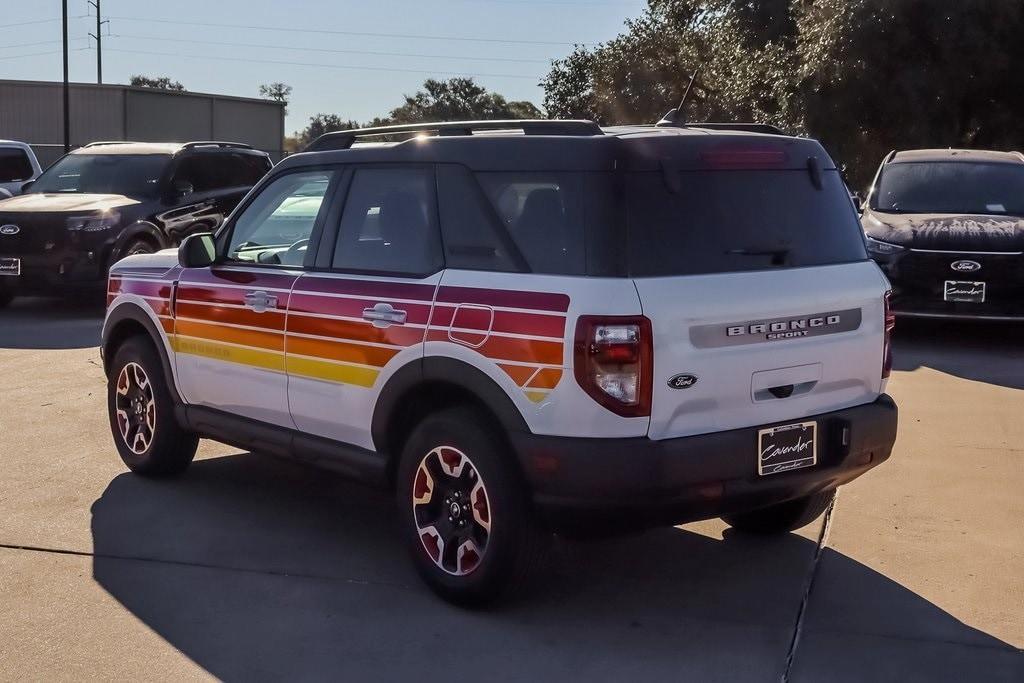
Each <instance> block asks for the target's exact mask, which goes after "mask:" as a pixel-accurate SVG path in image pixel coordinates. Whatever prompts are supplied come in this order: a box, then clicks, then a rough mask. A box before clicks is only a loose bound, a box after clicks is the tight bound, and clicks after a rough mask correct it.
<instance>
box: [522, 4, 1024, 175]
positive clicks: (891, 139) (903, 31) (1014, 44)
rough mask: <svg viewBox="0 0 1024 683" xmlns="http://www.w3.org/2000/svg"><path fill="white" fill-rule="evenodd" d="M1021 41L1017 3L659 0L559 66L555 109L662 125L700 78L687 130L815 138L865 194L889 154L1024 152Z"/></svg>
mask: <svg viewBox="0 0 1024 683" xmlns="http://www.w3.org/2000/svg"><path fill="white" fill-rule="evenodd" d="M1022 31H1024V3H1021V2H1011V1H1009V0H1006V1H1003V0H997V1H993V0H649V4H648V7H647V9H646V10H645V12H644V13H643V15H642V16H641V17H639V18H638V19H635V20H633V21H629V22H627V24H626V27H625V30H624V32H623V33H622V34H621V35H619V36H618V37H616V38H614V39H613V40H610V41H608V42H607V43H604V44H601V45H599V46H597V47H595V48H593V49H586V48H583V47H577V48H576V49H575V50H574V51H573V52H572V53H571V54H570V55H569V56H567V57H566V58H564V59H561V60H558V61H556V62H555V63H554V64H553V65H552V69H551V71H550V73H549V74H548V75H547V77H546V78H545V80H544V82H543V83H542V85H543V86H544V90H545V97H544V106H545V108H546V109H547V111H548V114H549V115H550V116H552V117H572V118H579V117H582V118H593V119H595V120H597V121H599V122H601V123H603V124H615V123H650V122H652V121H656V120H657V119H658V118H660V117H661V116H662V115H663V114H664V113H665V112H666V111H668V110H669V109H670V108H672V107H674V106H676V104H677V103H678V101H679V99H680V97H681V96H682V93H683V91H684V89H685V87H686V84H687V82H688V80H689V77H690V75H691V74H692V73H694V71H696V70H698V69H699V75H698V77H697V80H696V83H695V86H694V91H693V92H692V93H691V95H690V98H689V100H688V102H687V106H686V108H685V114H686V117H687V119H688V120H691V121H701V120H721V121H758V122H765V123H773V124H776V125H779V126H781V127H783V128H785V129H788V130H791V131H793V132H796V133H806V134H810V135H813V136H815V137H818V138H819V139H821V141H822V142H823V143H824V144H825V145H826V147H827V148H828V149H829V151H830V152H831V153H832V154H833V155H834V156H835V157H836V159H837V161H839V162H840V163H841V164H843V165H845V166H846V167H847V171H848V174H849V176H850V178H851V180H852V184H853V185H854V186H855V187H858V188H862V187H864V186H865V185H866V184H867V183H869V182H870V180H871V177H872V175H873V173H874V169H875V168H876V167H877V165H878V163H879V161H880V160H881V158H882V156H884V154H885V153H887V152H888V151H889V150H891V149H895V148H904V149H905V148H911V147H930V146H935V147H946V146H967V147H993V148H1011V149H1013V148H1020V147H1022V146H1024V127H1021V126H1019V125H1018V124H1017V123H1016V119H1018V118H1019V114H1018V112H1019V111H1021V107H1022V105H1024V43H1022V42H1021V41H1020V39H1019V36H1020V35H1021V34H1022Z"/></svg>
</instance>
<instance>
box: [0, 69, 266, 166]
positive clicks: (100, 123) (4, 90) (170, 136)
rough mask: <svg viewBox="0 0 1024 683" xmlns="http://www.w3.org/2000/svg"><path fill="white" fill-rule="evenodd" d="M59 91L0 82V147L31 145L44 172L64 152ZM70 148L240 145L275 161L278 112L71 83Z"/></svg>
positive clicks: (235, 101)
mask: <svg viewBox="0 0 1024 683" xmlns="http://www.w3.org/2000/svg"><path fill="white" fill-rule="evenodd" d="M61 90H62V86H61V84H60V83H47V82H38V81H4V80H0V139H9V140H20V141H22V142H27V143H29V144H31V145H32V147H33V148H34V149H35V151H36V155H37V156H38V157H39V161H40V162H41V163H42V164H43V165H44V166H46V165H47V164H49V163H51V162H53V161H54V160H55V159H57V158H58V157H59V156H60V155H61V154H63V152H64V122H63V109H62V101H63V100H62V94H61ZM70 99H71V107H70V108H71V144H72V146H73V147H79V146H81V145H84V144H86V143H89V142H95V141H97V140H138V141H142V142H188V141H190V140H226V141H231V142H244V143H246V144H248V145H252V146H253V147H256V148H258V149H262V150H264V151H266V152H268V153H269V154H270V155H271V156H272V157H273V158H274V160H275V161H276V160H278V159H280V158H281V156H282V150H281V143H282V140H283V138H284V107H282V106H281V105H280V104H278V103H276V102H269V101H266V100H256V99H246V98H239V97H225V96H221V95H208V94H201V93H172V92H167V91H161V90H151V89H148V88H129V87H126V86H122V85H91V84H86V83H74V84H72V85H71V88H70Z"/></svg>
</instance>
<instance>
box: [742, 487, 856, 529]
mask: <svg viewBox="0 0 1024 683" xmlns="http://www.w3.org/2000/svg"><path fill="white" fill-rule="evenodd" d="M835 497H836V492H835V489H832V490H831V491H823V492H821V493H815V494H814V495H810V496H806V497H804V498H797V499H796V500H788V501H786V502H785V503H779V504H777V505H771V506H769V507H766V508H761V509H759V510H752V511H750V512H743V513H740V514H738V515H726V516H724V517H722V520H723V521H725V523H726V524H728V525H729V526H731V527H732V528H734V529H739V530H740V531H746V532H748V533H752V534H781V533H785V532H787V531H793V530H794V529H799V528H800V527H804V526H807V525H808V524H810V523H811V522H813V521H814V520H816V519H817V518H818V517H820V516H821V515H822V513H823V512H825V510H827V509H828V507H829V505H831V504H832V501H833V500H835Z"/></svg>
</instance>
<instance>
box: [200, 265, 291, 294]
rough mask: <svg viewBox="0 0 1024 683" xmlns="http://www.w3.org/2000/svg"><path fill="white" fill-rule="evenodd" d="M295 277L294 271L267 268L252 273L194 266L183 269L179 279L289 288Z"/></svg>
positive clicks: (206, 282) (211, 283) (209, 283)
mask: <svg viewBox="0 0 1024 683" xmlns="http://www.w3.org/2000/svg"><path fill="white" fill-rule="evenodd" d="M296 278H297V276H296V275H295V274H294V273H292V274H289V273H275V272H273V271H269V270H268V271H267V272H266V273H253V272H250V271H240V270H229V269H227V268H213V269H206V268H195V269H189V270H186V271H183V272H182V274H181V279H182V280H185V281H187V282H186V283H200V284H206V285H218V284H227V285H244V286H246V287H252V288H253V289H259V288H260V287H271V288H274V289H289V290H290V289H291V288H292V284H293V283H294V282H295V280H296ZM186 283H182V284H186Z"/></svg>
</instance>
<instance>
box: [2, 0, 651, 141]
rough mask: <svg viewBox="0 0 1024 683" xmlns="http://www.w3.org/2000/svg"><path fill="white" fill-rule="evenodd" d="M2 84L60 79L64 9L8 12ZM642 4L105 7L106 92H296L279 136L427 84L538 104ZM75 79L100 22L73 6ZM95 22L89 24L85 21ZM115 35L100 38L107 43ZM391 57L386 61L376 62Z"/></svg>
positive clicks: (248, 0) (87, 71)
mask: <svg viewBox="0 0 1024 683" xmlns="http://www.w3.org/2000/svg"><path fill="white" fill-rule="evenodd" d="M3 4H4V9H3V11H2V12H0V79H24V80H42V81H59V80H61V77H62V76H61V55H60V49H61V42H60V41H61V22H60V14H61V3H60V1H59V0H31V1H30V2H13V1H11V2H4V3H3ZM645 5H646V2H645V0H277V1H276V2H271V1H269V0H165V1H164V2H154V1H152V0H101V8H102V15H103V18H104V19H108V20H109V22H110V23H109V24H106V25H104V27H103V33H104V38H103V81H104V82H105V83H127V82H128V79H129V77H130V76H131V75H133V74H145V75H149V76H170V77H171V78H172V79H174V80H177V81H180V82H181V83H182V84H183V85H184V86H185V87H186V88H187V89H188V90H192V91H196V92H208V93H218V94H224V95H237V96H243V97H257V96H258V94H259V86H260V84H261V83H271V82H274V81H281V82H284V83H287V84H289V85H291V86H292V88H293V92H292V96H291V103H290V106H289V111H288V117H287V120H286V122H285V130H286V131H288V132H289V133H291V132H292V131H295V130H299V129H301V128H304V127H305V125H306V123H307V122H308V120H309V117H310V116H312V115H314V114H316V113H318V112H324V113H334V114H338V115H339V116H341V117H343V118H346V119H348V118H351V119H355V120H359V121H364V120H369V119H372V118H373V117H374V116H381V115H384V114H386V113H387V112H389V111H390V110H391V109H393V108H394V107H396V106H398V105H400V104H401V103H402V95H403V94H411V93H414V92H415V91H416V90H417V89H418V87H419V86H421V85H422V83H423V81H424V80H425V79H427V78H431V77H433V78H439V79H443V78H450V77H452V76H460V75H473V76H474V77H475V79H476V81H477V82H478V83H480V84H481V85H483V86H485V87H486V88H488V89H489V90H493V91H496V92H500V93H501V94H503V95H505V96H506V97H507V98H508V99H510V100H530V101H531V102H533V103H534V104H537V105H538V106H540V105H541V104H542V100H543V96H544V93H543V89H542V88H541V87H540V86H539V85H538V83H539V81H540V79H541V78H542V77H543V76H544V75H545V74H546V73H547V72H548V68H549V65H550V62H551V60H553V59H557V58H559V57H563V56H565V55H566V54H568V53H569V52H571V50H572V46H573V44H576V43H584V44H593V43H598V42H601V41H605V40H608V39H609V38H613V37H614V36H615V35H617V34H618V33H619V32H620V31H621V30H622V29H623V23H624V22H625V20H626V19H627V18H631V17H637V16H639V15H640V14H641V12H642V10H643V7H644V6H645ZM68 14H69V15H70V16H71V17H72V18H71V19H70V24H69V38H70V41H71V44H70V47H71V50H72V51H71V53H70V57H69V59H70V77H71V80H72V81H76V82H90V83H95V82H96V49H95V41H94V40H93V39H92V38H90V37H88V34H89V33H90V32H93V33H94V32H95V30H96V23H95V22H96V19H95V11H94V10H93V8H92V7H91V5H90V4H89V3H88V2H87V1H86V0H69V2H68ZM88 14H91V15H92V16H91V17H90V16H87V15H88ZM108 33H109V34H110V35H109V36H108V35H106V34H108ZM371 53H387V54H371Z"/></svg>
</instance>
